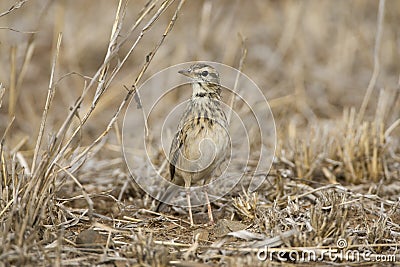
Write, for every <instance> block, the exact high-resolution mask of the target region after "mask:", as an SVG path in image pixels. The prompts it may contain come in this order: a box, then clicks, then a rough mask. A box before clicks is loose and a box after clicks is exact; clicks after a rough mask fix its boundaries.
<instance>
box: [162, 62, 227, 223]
mask: <svg viewBox="0 0 400 267" xmlns="http://www.w3.org/2000/svg"><path fill="white" fill-rule="evenodd" d="M179 73H180V74H183V75H185V76H188V77H189V78H191V84H192V88H193V94H192V97H191V98H190V100H189V102H188V104H187V106H186V109H185V112H184V113H183V116H182V118H181V120H180V122H179V125H178V130H177V132H176V134H175V136H174V139H173V140H172V145H171V149H170V153H169V163H170V165H169V172H170V176H171V182H172V183H174V184H176V185H179V186H185V188H186V198H187V204H188V208H189V218H190V223H191V224H192V225H193V216H192V208H191V203H190V191H189V188H190V186H192V185H204V187H203V188H204V194H205V198H206V202H207V208H208V217H209V219H210V224H213V223H214V220H213V215H212V211H211V205H210V201H209V198H208V194H207V190H206V185H207V184H208V183H209V182H210V180H211V178H212V176H213V174H214V171H215V169H216V168H218V167H219V166H220V165H221V163H222V162H223V161H224V159H225V156H226V153H227V148H228V145H229V135H228V131H227V127H228V123H227V120H226V115H225V113H224V111H223V109H222V108H221V86H220V80H219V74H218V72H217V71H216V70H215V69H214V68H213V67H211V66H209V65H206V64H201V63H196V64H193V65H192V66H190V68H189V69H187V70H181V71H179ZM174 193H176V187H173V186H170V187H169V188H168V189H167V190H166V192H165V193H164V195H163V196H162V198H161V199H160V203H159V204H158V206H157V209H156V210H157V211H162V210H163V209H164V207H165V206H166V204H165V202H168V201H169V200H170V199H172V197H173V196H174Z"/></svg>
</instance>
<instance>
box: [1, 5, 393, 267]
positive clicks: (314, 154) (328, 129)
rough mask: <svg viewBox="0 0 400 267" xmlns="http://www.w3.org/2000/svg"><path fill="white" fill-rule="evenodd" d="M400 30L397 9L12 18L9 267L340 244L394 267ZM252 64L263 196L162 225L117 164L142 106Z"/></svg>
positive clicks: (5, 252)
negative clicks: (160, 92)
mask: <svg viewBox="0 0 400 267" xmlns="http://www.w3.org/2000/svg"><path fill="white" fill-rule="evenodd" d="M398 25H400V2H399V1H395V0H393V1H386V3H385V2H384V1H375V0H370V1H362V0H358V1H344V0H341V1H317V0H316V1H272V0H270V1H263V0H259V1H245V0H238V1H231V0H221V1H208V0H204V1H186V2H185V1H179V0H176V1H174V0H165V1H157V0H149V1H147V2H146V1H137V0H135V1H129V2H128V3H126V2H125V1H120V3H118V1H109V0H101V1H100V0H97V1H89V0H87V1H72V0H64V1H61V0H60V1H50V0H49V1H33V0H30V1H29V0H21V1H15V0H5V1H1V2H0V138H1V143H0V244H1V246H0V265H5V266H12V265H46V266H50V265H58V266H61V265H65V266H70V265H78V266H80V265H102V266H126V265H130V266H140V265H143V266H165V265H175V266H203V265H202V264H215V265H217V266H218V265H221V266H245V265H249V266H250V265H251V266H257V265H260V266H261V265H269V264H274V263H278V262H282V261H285V260H287V261H290V262H292V263H301V262H299V261H292V260H290V257H289V256H290V253H292V252H293V251H302V250H304V249H308V250H310V251H313V252H315V253H316V254H317V255H321V254H322V253H323V250H324V249H327V248H329V247H330V248H338V245H340V244H338V243H337V241H338V240H339V239H340V238H342V239H344V240H346V241H347V243H348V244H347V248H345V249H343V250H339V251H341V252H344V251H348V250H353V252H354V251H359V252H360V253H370V255H371V257H372V258H373V257H374V256H375V255H380V254H383V255H396V260H397V261H399V260H400V254H399V252H398V249H397V248H398V246H399V245H400V240H399V238H400V207H399V195H400V180H399V178H400V127H399V125H400V119H399V118H400V90H399V88H400V87H399V74H400V56H399V55H400V48H399V43H400V35H399V30H398ZM243 38H245V39H246V41H245V42H244V43H243V40H242V39H243ZM244 48H245V49H247V56H246V58H244V64H243V71H244V73H246V74H247V75H249V76H250V77H251V78H252V79H253V80H254V81H255V82H256V83H257V84H258V85H259V87H260V88H261V89H262V90H263V92H264V94H265V95H266V97H267V98H268V99H269V100H270V104H271V107H272V111H273V113H274V116H275V120H276V126H277V134H278V144H277V151H276V160H275V161H274V164H273V166H272V169H271V171H270V173H269V174H268V177H267V180H266V182H265V183H264V184H263V185H262V187H261V188H259V190H258V191H257V193H247V192H246V191H245V190H243V189H242V188H240V187H238V188H236V189H235V190H233V191H232V192H230V193H229V194H228V195H226V196H225V197H224V198H222V199H220V200H218V201H217V202H215V203H213V206H214V210H215V217H216V219H217V221H218V222H217V224H216V225H215V226H213V227H209V226H205V225H202V224H200V223H201V222H202V221H203V220H206V218H207V213H206V211H205V209H202V208H197V209H196V210H195V215H196V216H195V221H196V222H198V223H199V225H197V226H195V227H190V226H189V225H188V223H187V213H186V211H185V210H183V209H179V208H175V209H173V210H172V211H171V212H170V213H168V214H163V215H161V214H157V213H154V212H151V209H152V207H154V204H155V201H154V200H153V199H152V198H151V197H149V196H147V195H146V194H145V193H144V192H143V191H142V190H141V189H140V188H139V187H138V186H137V185H136V184H135V182H134V180H133V179H132V178H131V177H130V174H129V171H128V169H127V167H126V165H125V162H124V159H123V156H122V153H121V125H122V121H123V111H124V110H125V108H126V105H127V104H128V103H129V100H130V99H131V97H132V95H133V93H134V91H135V89H136V88H137V87H138V86H140V85H141V83H143V81H144V80H145V79H146V78H148V77H150V76H151V75H152V74H154V73H156V72H157V71H159V70H161V69H163V68H164V67H168V66H170V65H173V64H177V63H181V62H185V61H192V60H210V61H217V62H221V63H224V64H227V65H230V66H233V67H238V66H239V62H240V59H241V57H242V56H241V55H242V52H241V51H243V49H244ZM242 59H243V58H242ZM173 104H174V103H171V105H173ZM160 164H161V163H160ZM265 246H269V247H270V251H276V252H277V251H281V252H282V254H280V256H281V257H278V256H277V255H276V254H275V255H274V258H273V260H272V261H270V260H267V261H259V260H258V259H257V256H256V255H257V251H259V249H260V248H264V247H265ZM322 258H323V259H320V261H325V262H330V263H331V262H332V260H331V259H329V258H328V257H322ZM360 261H362V262H364V263H368V261H366V260H365V259H361V260H360ZM195 263H196V264H197V265H195ZM335 263H337V264H340V263H342V264H349V262H346V259H339V258H337V259H336V260H335ZM190 264H192V265H190Z"/></svg>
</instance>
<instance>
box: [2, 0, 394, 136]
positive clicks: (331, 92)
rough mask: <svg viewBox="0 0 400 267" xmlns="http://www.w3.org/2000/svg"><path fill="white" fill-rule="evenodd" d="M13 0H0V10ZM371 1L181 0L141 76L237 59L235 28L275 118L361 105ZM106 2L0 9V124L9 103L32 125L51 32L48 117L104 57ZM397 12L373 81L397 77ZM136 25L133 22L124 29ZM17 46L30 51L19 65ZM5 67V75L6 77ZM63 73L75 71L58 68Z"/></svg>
mask: <svg viewBox="0 0 400 267" xmlns="http://www.w3.org/2000/svg"><path fill="white" fill-rule="evenodd" d="M15 3H16V1H14V0H12V1H11V0H4V1H1V3H0V10H1V12H5V11H7V10H8V9H10V7H11V6H13V5H14V4H15ZM145 4H146V1H140V0H137V1H136V0H135V1H130V2H129V5H128V8H127V13H126V15H125V24H124V28H123V29H122V35H123V34H127V33H128V31H129V28H130V26H129V25H130V24H131V23H133V22H134V21H135V20H136V19H137V17H138V13H139V12H140V10H142V8H143V7H144V6H145ZM378 4H379V2H378V1H375V0H370V1H364V0H355V1H346V0H339V1H264V0H263V1H250V2H249V1H244V0H243V1H239V0H235V1H231V0H218V1H187V3H185V5H184V6H183V9H182V12H181V13H180V14H179V18H178V20H177V23H176V25H175V26H174V28H173V30H172V32H171V33H170V34H169V35H168V36H167V38H166V40H165V42H164V44H163V45H162V46H161V48H160V49H159V51H158V53H157V54H156V56H155V58H154V60H153V62H152V63H151V64H150V66H149V69H148V71H147V72H146V73H145V76H146V77H149V76H151V75H152V74H154V73H156V72H158V71H159V70H161V69H163V68H165V67H168V66H170V65H173V64H177V63H182V62H186V61H192V60H210V61H218V62H221V63H224V64H227V65H230V66H233V67H238V64H239V58H240V55H241V46H242V38H245V39H246V42H245V47H246V48H247V50H248V54H247V58H246V59H245V64H244V68H243V72H244V73H246V74H247V75H248V76H249V77H250V78H251V79H253V80H254V81H255V82H256V84H257V85H258V86H259V87H260V88H261V89H262V90H263V92H264V94H265V95H266V97H267V98H268V99H269V100H273V99H278V98H281V99H280V101H278V102H277V105H275V106H274V105H273V108H274V114H275V116H276V119H279V118H286V119H287V118H293V116H295V117H296V119H299V120H301V121H302V120H304V122H305V123H307V120H309V119H311V118H312V119H314V118H333V117H337V116H341V114H342V108H343V107H347V106H355V107H359V106H360V105H361V101H362V99H363V96H364V94H365V91H366V88H367V85H368V82H369V80H370V78H371V75H372V70H373V53H374V42H375V34H376V30H377V23H376V22H377V13H378ZM173 5H176V3H174V4H173ZM116 8H117V1H109V0H96V1H89V0H87V1H73V0H62V1H61V0H60V1H44V0H42V1H26V2H25V3H24V4H23V5H22V6H21V7H20V8H19V9H16V10H13V12H11V13H10V14H7V15H5V16H2V17H0V27H1V29H0V81H1V82H2V83H3V85H4V86H5V88H6V92H5V97H4V99H3V107H2V109H1V110H0V122H1V127H0V128H1V131H4V127H5V125H6V122H7V121H8V118H9V113H13V114H18V115H17V116H16V122H15V123H14V127H17V128H18V129H19V130H20V131H21V132H20V133H21V134H26V135H30V136H31V135H32V133H37V131H38V126H39V119H40V117H41V114H42V109H43V107H44V103H45V99H46V93H47V87H48V83H49V77H50V70H51V58H52V56H53V51H54V47H55V42H56V38H57V34H58V33H59V32H62V33H63V39H62V44H61V50H60V55H59V60H58V66H57V68H56V75H55V78H56V80H58V83H57V92H56V95H55V102H54V104H53V105H52V109H53V110H54V111H56V112H50V114H51V115H50V117H49V121H50V122H51V123H52V124H53V125H54V126H55V127H56V126H58V125H57V122H58V121H59V120H60V118H64V117H65V116H66V114H67V112H68V108H69V106H71V105H72V104H73V103H74V101H75V100H76V98H77V97H78V96H79V95H80V93H81V91H82V89H83V87H84V79H83V78H82V77H81V76H88V77H91V76H92V75H93V74H94V73H95V71H96V70H97V69H98V68H99V66H100V65H101V63H102V62H103V60H104V55H105V53H106V50H107V44H108V41H109V36H110V32H111V27H112V24H113V20H114V16H115V15H114V14H115V10H116ZM173 11H174V10H173V8H170V9H169V10H167V12H166V13H165V14H163V15H162V17H161V19H160V21H158V22H157V24H156V25H155V26H154V27H151V29H150V30H149V31H150V32H149V33H147V34H146V35H145V36H144V37H143V42H142V43H140V45H139V46H138V47H137V49H136V50H135V51H134V53H133V54H132V56H131V57H130V58H129V60H128V62H127V64H126V65H125V67H124V68H123V69H122V70H121V71H120V72H119V74H118V76H117V78H116V79H115V80H114V82H113V83H112V84H111V88H110V90H108V92H107V94H106V96H105V97H104V98H103V99H102V101H101V102H100V103H99V105H100V106H101V107H102V108H99V109H98V112H95V114H94V116H93V120H91V122H90V123H89V124H88V125H89V126H90V127H89V126H88V127H89V128H90V129H88V134H89V135H90V134H94V133H96V129H99V130H102V129H103V128H104V126H105V125H106V123H107V122H108V120H107V119H105V118H107V116H108V115H110V116H111V114H112V113H110V114H109V112H111V111H114V109H115V105H116V104H117V103H119V102H120V101H121V98H122V97H123V96H124V94H125V92H126V91H125V89H124V87H123V86H124V85H125V86H130V85H131V84H132V83H133V79H134V77H135V75H137V73H138V70H139V67H140V66H141V65H142V64H143V62H144V61H145V58H146V55H147V54H148V53H149V52H150V50H151V49H152V48H153V47H154V46H155V45H156V43H157V42H158V40H159V38H160V35H161V34H162V33H163V31H164V30H165V27H166V25H167V23H168V21H169V19H170V17H171V16H172V14H173ZM399 13H400V2H399V1H387V2H386V9H385V19H384V24H383V33H382V39H381V42H382V43H381V49H380V53H379V56H380V62H381V65H380V66H381V68H380V75H379V78H378V81H377V84H376V88H377V89H380V88H395V87H397V86H398V80H399V70H400V68H399V64H400V63H399V62H400V58H399V54H400V53H399V50H400V36H399V34H400V33H399V30H398V25H399V24H400V16H399ZM143 26H144V25H141V26H139V27H138V29H137V30H136V32H137V33H134V34H133V35H132V36H133V37H132V39H133V38H136V36H137V34H138V33H139V32H140V29H141V28H142V27H143ZM32 32H34V34H33V33H32ZM27 49H30V51H31V52H32V54H31V58H30V60H29V64H28V65H26V66H25V68H24V69H22V66H23V62H24V59H25V55H26V50H27ZM126 49H128V45H127V46H126ZM122 51H123V52H126V50H122ZM12 70H14V73H15V74H16V75H14V76H15V77H10V76H12V75H10V73H13V71H12ZM21 71H23V73H22V77H21V76H20V74H21ZM68 73H76V74H73V75H68V76H66V74H68ZM13 86H14V87H16V95H15V96H13V97H12V99H11V101H13V103H10V96H9V90H8V89H9V88H10V87H13ZM374 94H375V95H374V96H375V97H373V98H372V99H376V96H377V95H378V90H375V92H374ZM86 104H88V103H86ZM371 105H374V103H373V101H372V102H371ZM10 106H13V108H10ZM10 109H11V110H10ZM288 115H289V116H290V117H287V116H288ZM98 116H100V117H98ZM28 118H29V119H28ZM94 118H100V119H94ZM91 127H92V128H91ZM92 131H93V132H92ZM33 136H34V135H33ZM31 141H34V140H31ZM29 143H30V144H32V143H31V142H29Z"/></svg>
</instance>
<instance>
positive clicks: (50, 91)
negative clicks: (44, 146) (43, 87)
mask: <svg viewBox="0 0 400 267" xmlns="http://www.w3.org/2000/svg"><path fill="white" fill-rule="evenodd" d="M61 40H62V34H61V33H59V34H58V39H57V47H56V51H55V53H54V57H53V63H52V67H51V74H50V82H49V87H48V91H47V99H46V104H45V106H44V110H43V114H42V121H41V123H40V129H39V135H38V138H37V141H36V146H35V152H34V154H33V161H32V167H31V173H34V172H35V167H36V160H37V157H38V154H39V150H40V145H41V143H42V138H43V133H44V128H45V126H46V120H47V114H48V113H49V109H50V105H51V103H52V101H53V98H54V94H55V86H54V83H53V80H54V72H55V68H56V64H57V59H58V55H59V53H60V45H61Z"/></svg>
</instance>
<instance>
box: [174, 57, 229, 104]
mask: <svg viewBox="0 0 400 267" xmlns="http://www.w3.org/2000/svg"><path fill="white" fill-rule="evenodd" d="M179 73H180V74H183V75H185V76H187V77H189V78H191V79H192V84H193V88H195V87H197V86H200V88H197V89H196V91H197V90H201V91H204V92H205V93H217V94H218V96H220V94H221V88H220V80H219V73H218V71H217V70H216V69H215V68H214V67H212V66H210V65H207V64H203V63H195V64H193V65H191V66H190V67H189V69H185V70H180V71H179ZM194 93H195V92H194Z"/></svg>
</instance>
